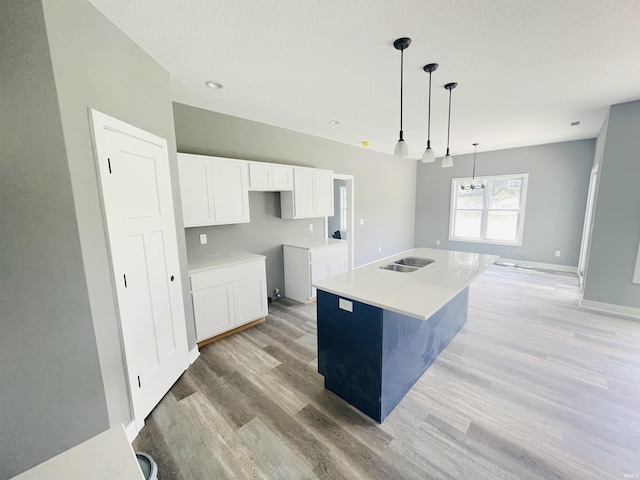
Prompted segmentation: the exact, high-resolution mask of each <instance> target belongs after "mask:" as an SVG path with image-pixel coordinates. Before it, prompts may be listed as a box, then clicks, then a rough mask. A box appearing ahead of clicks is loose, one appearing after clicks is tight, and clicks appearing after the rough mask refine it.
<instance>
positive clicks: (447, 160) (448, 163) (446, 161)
mask: <svg viewBox="0 0 640 480" xmlns="http://www.w3.org/2000/svg"><path fill="white" fill-rule="evenodd" d="M457 86H458V84H457V83H455V82H452V83H447V84H446V85H445V86H444V88H445V89H447V90H449V121H448V123H447V154H446V155H445V156H444V158H443V159H442V168H449V167H453V157H452V156H451V155H450V154H449V136H450V134H451V90H453V89H454V88H456V87H457Z"/></svg>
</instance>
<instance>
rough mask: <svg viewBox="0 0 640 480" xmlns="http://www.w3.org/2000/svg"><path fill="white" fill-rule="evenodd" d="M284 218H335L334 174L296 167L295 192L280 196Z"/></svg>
mask: <svg viewBox="0 0 640 480" xmlns="http://www.w3.org/2000/svg"><path fill="white" fill-rule="evenodd" d="M280 208H281V217H282V218H312V217H328V216H333V172H332V171H331V170H321V169H317V168H304V167H294V169H293V192H282V193H281V194H280Z"/></svg>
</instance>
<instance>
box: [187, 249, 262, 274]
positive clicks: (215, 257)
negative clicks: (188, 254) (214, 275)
mask: <svg viewBox="0 0 640 480" xmlns="http://www.w3.org/2000/svg"><path fill="white" fill-rule="evenodd" d="M264 258H266V257H265V256H264V255H258V254H256V253H249V252H237V251H232V252H222V253H214V254H212V255H206V256H202V257H195V258H190V259H189V275H191V274H193V273H198V272H202V271H204V270H211V269H214V268H221V267H228V266H230V265H238V264H240V263H246V262H251V261H253V260H259V259H264Z"/></svg>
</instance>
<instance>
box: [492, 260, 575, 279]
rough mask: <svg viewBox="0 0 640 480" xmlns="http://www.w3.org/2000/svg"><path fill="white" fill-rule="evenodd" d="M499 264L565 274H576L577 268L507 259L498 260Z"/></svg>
mask: <svg viewBox="0 0 640 480" xmlns="http://www.w3.org/2000/svg"><path fill="white" fill-rule="evenodd" d="M498 262H500V263H513V264H515V265H519V266H522V267H531V268H540V269H542V270H554V271H556V272H566V273H575V274H576V275H577V274H578V267H572V266H571V265H558V264H555V263H540V262H530V261H528V260H511V259H508V258H502V257H501V258H500V259H499V260H498Z"/></svg>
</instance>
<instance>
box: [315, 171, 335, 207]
mask: <svg viewBox="0 0 640 480" xmlns="http://www.w3.org/2000/svg"><path fill="white" fill-rule="evenodd" d="M313 193H314V196H315V212H316V215H315V216H316V217H332V216H333V174H332V173H331V172H330V171H328V170H316V171H314V172H313Z"/></svg>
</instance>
